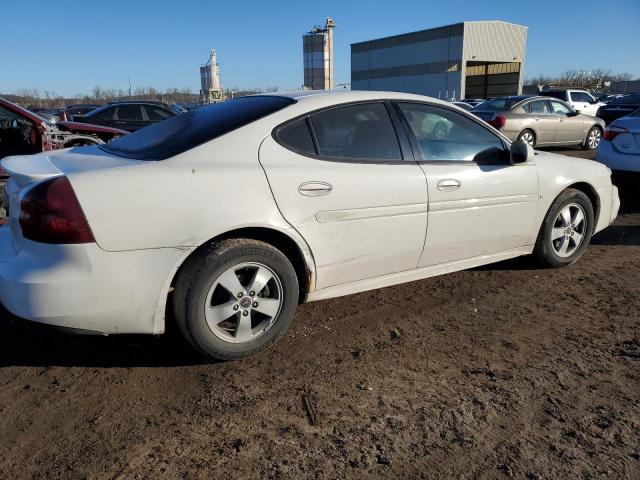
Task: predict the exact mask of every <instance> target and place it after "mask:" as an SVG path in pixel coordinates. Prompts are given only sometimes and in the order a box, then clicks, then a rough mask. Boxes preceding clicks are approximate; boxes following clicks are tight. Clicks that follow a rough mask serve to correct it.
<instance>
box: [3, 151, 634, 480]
mask: <svg viewBox="0 0 640 480" xmlns="http://www.w3.org/2000/svg"><path fill="white" fill-rule="evenodd" d="M560 153H565V154H576V155H580V154H581V152H579V151H577V150H568V151H561V152H560ZM623 193H624V194H625V198H624V199H623V202H624V203H623V205H624V209H625V210H624V213H623V214H622V215H621V216H620V218H619V219H618V221H617V222H616V223H615V225H614V226H612V227H610V228H609V229H607V230H605V231H604V232H602V233H601V234H599V235H597V236H596V237H595V238H594V239H593V243H592V245H591V246H590V247H589V249H588V250H587V253H586V254H585V256H584V257H583V258H582V259H581V260H580V261H579V262H578V263H577V264H575V265H572V266H570V267H568V268H564V269H561V270H541V269H537V268H536V267H535V266H534V265H533V264H531V262H530V261H529V260H528V259H526V258H525V259H517V260H514V261H508V262H503V263H500V264H496V265H491V266H488V267H484V268H480V269H476V270H472V271H465V272H458V273H454V274H450V275H446V276H442V277H437V278H432V279H428V280H423V281H419V282H413V283H409V284H404V285H399V286H395V287H390V288H386V289H383V290H376V291H372V292H367V293H362V294H358V295H352V296H349V297H345V298H339V299H335V300H328V301H323V302H318V303H312V304H307V305H304V306H302V307H300V308H299V310H298V313H297V315H296V318H295V320H294V323H293V326H292V329H291V331H290V333H289V334H288V335H287V336H286V337H285V338H283V340H282V341H280V343H279V344H277V345H276V346H275V347H274V348H272V349H271V350H269V351H267V352H265V353H263V354H261V355H258V356H256V357H254V358H250V359H248V360H245V361H240V362H235V363H227V364H206V363H202V362H201V361H200V360H199V359H198V358H197V357H196V356H194V355H193V354H191V353H190V351H189V350H188V348H187V347H186V346H185V345H184V343H182V341H181V340H180V339H179V337H178V336H177V335H167V336H163V337H157V338H156V337H113V338H102V337H74V336H63V335H59V334H53V333H49V332H46V331H42V330H41V329H37V328H36V329H34V328H26V327H23V326H21V325H19V324H17V323H16V322H14V321H13V320H12V319H11V318H10V317H9V316H8V315H7V314H4V315H3V318H2V321H1V322H0V478H2V479H5V478H6V479H18V478H34V477H38V478H69V479H75V478H112V479H115V478H176V479H177V478H374V477H375V478H378V477H386V478H469V479H471V478H473V479H476V478H496V477H497V478H503V477H504V478H508V477H513V478H522V479H527V480H534V479H561V478H562V479H564V478H581V479H592V478H593V479H595V478H611V479H634V478H635V479H638V478H640V369H639V367H640V363H639V362H640V330H639V327H640V299H639V295H638V294H639V293H640V202H635V203H634V202H633V201H632V200H633V198H632V197H633V196H636V198H638V197H637V190H635V189H627V190H625V192H623Z"/></svg>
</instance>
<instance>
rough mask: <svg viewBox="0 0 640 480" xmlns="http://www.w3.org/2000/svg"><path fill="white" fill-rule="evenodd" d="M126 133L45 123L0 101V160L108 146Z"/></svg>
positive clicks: (29, 113)
mask: <svg viewBox="0 0 640 480" xmlns="http://www.w3.org/2000/svg"><path fill="white" fill-rule="evenodd" d="M127 133H128V132H125V131H123V130H119V129H115V128H108V127H98V126H95V125H87V124H83V123H75V122H63V121H56V122H55V123H52V122H49V121H47V120H46V119H44V118H42V117H41V116H39V115H37V114H35V113H33V112H31V111H29V110H27V109H26V108H22V107H20V106H18V105H16V104H15V103H11V102H9V101H7V100H4V99H2V98H0V158H3V157H5V156H8V155H25V154H30V153H37V152H42V151H45V150H56V149H60V148H68V147H77V146H81V145H96V144H101V143H105V142H108V141H110V140H112V139H114V138H117V137H119V136H121V135H126V134H127Z"/></svg>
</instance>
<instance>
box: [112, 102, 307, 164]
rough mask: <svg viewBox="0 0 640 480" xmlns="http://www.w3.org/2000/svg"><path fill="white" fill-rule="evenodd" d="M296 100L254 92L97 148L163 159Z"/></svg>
mask: <svg viewBox="0 0 640 480" xmlns="http://www.w3.org/2000/svg"><path fill="white" fill-rule="evenodd" d="M292 103H295V100H293V99H291V98H289V97H278V96H275V95H274V96H270V95H263V96H260V95H256V96H249V97H239V98H235V99H233V100H227V101H226V102H221V103H216V104H213V105H209V106H208V107H202V108H199V109H197V110H193V111H191V112H188V113H184V114H182V115H177V116H175V117H173V118H170V119H168V120H165V121H164V122H159V123H155V124H153V125H151V126H149V127H146V128H143V129H140V130H138V131H137V132H134V133H130V134H129V135H125V136H123V137H120V138H117V139H116V140H113V141H111V142H109V143H107V144H105V145H100V148H101V149H102V150H104V151H105V152H108V153H111V154H113V155H118V156H120V157H124V158H132V159H135V160H164V159H166V158H169V157H173V156H175V155H178V154H180V153H183V152H186V151H187V150H191V149H192V148H195V147H197V146H198V145H202V144H203V143H206V142H208V141H210V140H213V139H214V138H217V137H220V136H222V135H224V134H226V133H229V132H231V131H232V130H236V129H238V128H240V127H243V126H245V125H247V124H249V123H251V122H255V121H256V120H258V119H260V118H263V117H266V116H267V115H270V114H272V113H274V112H277V111H278V110H281V109H283V108H285V107H287V106H289V105H291V104H292Z"/></svg>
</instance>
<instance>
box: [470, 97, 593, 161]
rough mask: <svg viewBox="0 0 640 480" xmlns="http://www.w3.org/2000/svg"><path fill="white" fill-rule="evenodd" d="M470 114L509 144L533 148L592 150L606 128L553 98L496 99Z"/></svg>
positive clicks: (479, 106)
mask: <svg viewBox="0 0 640 480" xmlns="http://www.w3.org/2000/svg"><path fill="white" fill-rule="evenodd" d="M471 113H473V114H475V115H477V116H478V117H480V118H482V119H483V120H485V121H487V122H488V123H489V124H490V125H491V126H493V127H494V128H496V129H498V130H500V131H501V132H502V133H503V134H504V135H505V136H507V138H509V139H510V140H523V141H524V142H526V143H528V144H529V145H531V146H532V147H542V146H553V145H580V146H582V147H583V148H585V149H588V150H595V149H596V148H597V147H598V144H599V143H600V139H601V138H602V133H603V132H604V127H605V125H604V122H603V121H602V120H600V119H599V118H596V117H592V116H589V115H582V114H579V113H578V112H576V111H575V110H574V109H572V108H571V107H570V106H569V105H568V104H566V103H565V102H562V101H560V100H557V99H555V98H552V97H525V96H519V97H502V98H495V99H493V100H487V101H486V102H483V103H481V104H480V105H478V106H477V107H475V108H474V109H473V110H472V111H471Z"/></svg>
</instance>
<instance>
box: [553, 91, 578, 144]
mask: <svg viewBox="0 0 640 480" xmlns="http://www.w3.org/2000/svg"><path fill="white" fill-rule="evenodd" d="M550 102H551V109H552V110H553V114H554V115H555V117H556V118H557V119H558V129H557V130H556V143H577V142H580V141H582V140H584V137H585V133H584V120H583V118H582V117H581V116H580V115H575V114H573V112H572V111H571V109H570V108H569V106H568V105H566V104H564V103H562V102H559V101H557V100H551V101H550Z"/></svg>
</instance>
